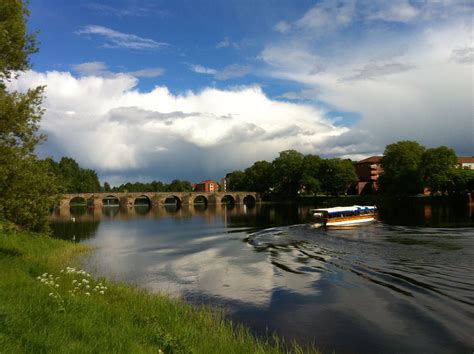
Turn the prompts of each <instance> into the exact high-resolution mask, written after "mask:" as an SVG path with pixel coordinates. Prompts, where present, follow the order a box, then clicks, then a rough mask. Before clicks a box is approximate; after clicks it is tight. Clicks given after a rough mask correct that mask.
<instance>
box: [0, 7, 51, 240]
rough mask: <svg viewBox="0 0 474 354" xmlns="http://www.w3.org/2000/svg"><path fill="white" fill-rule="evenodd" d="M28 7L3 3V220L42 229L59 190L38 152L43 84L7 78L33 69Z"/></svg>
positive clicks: (0, 25)
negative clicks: (10, 86) (20, 85)
mask: <svg viewBox="0 0 474 354" xmlns="http://www.w3.org/2000/svg"><path fill="white" fill-rule="evenodd" d="M28 15H29V13H28V9H27V8H26V6H25V4H24V3H23V2H22V1H19V0H3V1H0V219H6V220H9V221H11V222H14V223H16V224H18V225H20V226H23V227H25V228H29V229H32V230H35V231H44V230H46V229H47V228H48V222H47V217H48V213H49V209H50V207H52V205H53V204H54V202H55V198H54V197H53V196H54V195H55V194H56V193H57V192H58V188H57V186H58V184H57V183H56V179H55V177H54V173H53V172H52V171H50V170H49V169H48V167H47V165H46V164H44V163H42V162H40V161H39V160H38V159H37V158H36V155H35V148H36V146H37V145H38V144H39V143H40V142H42V141H44V139H45V137H44V136H42V135H41V134H39V133H38V124H39V121H40V120H41V117H42V114H43V110H42V108H41V102H42V93H43V88H42V87H37V88H34V89H30V90H28V91H27V92H25V93H20V92H10V91H8V90H7V88H6V86H7V85H6V84H7V82H8V81H9V80H11V79H12V78H14V77H15V75H16V73H17V72H19V71H24V70H26V69H28V68H29V67H30V63H29V61H28V59H29V58H28V57H29V55H30V54H32V53H34V52H36V51H37V47H36V40H35V35H34V34H29V33H27V30H26V19H27V17H28Z"/></svg>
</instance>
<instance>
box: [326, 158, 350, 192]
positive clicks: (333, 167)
mask: <svg viewBox="0 0 474 354" xmlns="http://www.w3.org/2000/svg"><path fill="white" fill-rule="evenodd" d="M320 178H321V184H322V189H323V190H324V191H325V192H327V193H329V194H332V195H339V194H344V193H346V192H347V190H348V189H349V188H350V187H351V186H352V185H353V184H354V183H356V182H357V174H356V171H355V167H354V165H353V164H352V161H351V160H347V159H338V158H335V159H327V160H323V161H322V163H321V169H320Z"/></svg>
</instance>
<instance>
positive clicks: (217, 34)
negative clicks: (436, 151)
mask: <svg viewBox="0 0 474 354" xmlns="http://www.w3.org/2000/svg"><path fill="white" fill-rule="evenodd" d="M29 8H30V11H31V17H30V20H29V28H30V29H31V30H39V35H38V37H39V40H40V42H41V44H40V52H39V53H38V54H36V55H34V56H33V57H32V63H33V68H32V70H31V71H30V72H28V73H25V74H24V75H22V76H21V77H20V78H19V80H18V81H17V82H15V83H13V84H12V85H13V87H14V88H16V89H26V88H27V87H31V86H34V85H39V84H44V85H47V88H46V98H45V101H44V106H45V109H46V112H45V116H44V118H43V121H42V126H41V128H42V130H43V131H44V132H45V133H47V134H48V136H49V140H48V142H46V143H45V144H44V145H43V146H42V147H41V149H40V152H41V154H42V155H44V156H46V155H50V156H53V157H60V156H63V155H68V156H72V157H73V158H75V159H76V160H78V161H79V162H80V163H81V164H82V165H84V166H87V167H90V168H94V169H96V170H97V171H98V172H99V175H100V177H101V179H102V181H104V180H108V181H109V182H111V183H113V184H114V183H115V184H116V183H121V182H123V181H126V180H144V181H145V180H153V179H158V180H163V181H169V180H171V179H173V178H187V179H190V180H192V181H194V182H195V181H198V180H200V179H204V178H215V179H218V178H220V177H221V176H222V175H224V174H225V173H226V172H229V171H232V170H235V169H242V168H245V167H248V166H249V165H250V164H252V163H253V162H254V161H257V160H262V159H266V160H272V159H273V158H274V157H276V156H277V154H278V152H279V151H282V150H285V149H297V150H299V151H301V152H303V153H314V154H319V155H322V156H324V157H333V156H338V157H350V158H352V159H359V158H363V157H366V156H369V155H372V154H380V153H382V152H383V149H384V147H385V145H387V144H389V143H392V142H395V141H399V140H417V141H419V142H420V143H421V144H423V145H425V146H427V147H433V146H439V145H448V146H451V147H453V148H455V149H456V151H457V152H458V154H460V155H472V154H474V147H473V146H474V141H473V136H474V127H473V124H474V123H473V120H474V118H473V106H472V101H473V99H474V94H473V58H474V48H473V34H472V33H473V23H472V21H473V5H472V2H470V1H455V0H444V1H441V0H440V1H436V2H435V1H408V0H397V1H368V0H347V1H303V0H302V1H274V0H272V1H269V0H268V1H267V0H261V1H217V0H216V1H143V0H122V1H113V2H112V1H80V2H75V1H45V0H42V1H32V2H31V4H30V5H29Z"/></svg>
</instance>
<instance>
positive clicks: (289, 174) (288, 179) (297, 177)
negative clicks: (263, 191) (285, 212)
mask: <svg viewBox="0 0 474 354" xmlns="http://www.w3.org/2000/svg"><path fill="white" fill-rule="evenodd" d="M272 165H273V185H274V186H275V191H276V192H277V193H278V194H280V195H284V196H288V197H296V196H297V195H298V192H299V190H300V189H301V177H302V176H303V154H301V153H299V152H298V151H295V150H286V151H282V152H280V155H279V156H278V157H277V158H276V159H275V160H273V162H272Z"/></svg>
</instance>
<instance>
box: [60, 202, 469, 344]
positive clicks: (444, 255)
mask: <svg viewBox="0 0 474 354" xmlns="http://www.w3.org/2000/svg"><path fill="white" fill-rule="evenodd" d="M312 207H313V206H297V205H291V204H285V205H259V204H257V205H253V206H244V205H239V204H236V205H225V204H224V205H212V204H209V205H205V206H204V205H194V206H185V205H181V206H179V205H166V206H164V207H161V208H147V209H146V208H144V207H143V208H142V206H137V207H135V208H132V209H128V210H122V209H119V208H114V209H111V208H104V209H103V210H95V209H85V211H84V210H82V211H80V212H77V213H76V211H75V210H70V211H69V210H68V211H64V212H63V213H62V214H61V213H60V214H58V215H56V216H54V218H53V227H54V228H55V233H56V234H58V235H59V234H60V235H62V236H64V237H65V238H67V237H69V238H70V236H71V235H72V234H74V235H76V237H78V239H79V240H83V241H84V242H88V243H92V244H94V245H96V246H98V249H97V251H96V252H95V253H93V254H92V255H91V256H90V258H89V259H88V268H89V269H95V270H96V273H97V274H98V275H105V276H108V277H110V278H112V279H117V280H123V281H128V282H131V283H134V284H139V285H140V286H143V287H146V288H148V289H150V290H152V291H162V292H168V293H170V294H171V295H174V296H183V297H185V298H186V299H188V300H190V301H193V302H196V303H202V302H205V303H210V304H213V305H218V306H223V307H225V308H226V309H228V311H229V313H230V314H231V316H232V318H233V319H234V320H235V321H237V322H242V323H245V324H247V325H249V326H251V328H252V329H253V330H254V331H255V332H257V333H265V332H266V331H267V329H269V330H270V331H273V330H275V331H277V332H278V333H279V334H281V335H283V336H285V337H287V338H289V339H296V340H299V341H301V342H303V343H308V342H313V341H314V342H315V343H317V345H318V347H320V348H321V349H323V350H325V351H332V350H335V351H336V352H338V353H339V352H340V353H345V352H387V351H390V350H394V351H397V352H404V353H405V352H430V353H436V352H446V351H448V352H470V350H471V347H472V334H471V329H472V323H473V321H474V296H473V295H472V294H474V263H473V259H474V238H473V234H474V233H473V230H474V229H473V228H472V227H473V226H474V224H473V222H472V210H471V208H470V207H469V206H468V205H465V204H463V205H456V206H446V205H436V204H432V205H429V207H428V206H427V205H425V204H419V205H412V204H403V203H401V204H400V205H398V206H397V209H396V210H392V208H391V207H390V206H380V208H379V209H380V215H379V218H380V220H382V221H381V222H376V223H373V224H370V225H364V226H358V227H353V228H341V229H324V228H314V227H312V226H311V224H310V223H309V221H310V219H309V213H308V211H309V209H310V208H312ZM392 207H393V205H392ZM140 208H141V209H140ZM402 211H403V212H402ZM403 216H404V217H403ZM71 218H75V222H72V219H71ZM426 225H428V226H429V227H426ZM445 225H450V226H461V227H458V228H447V227H446V226H445ZM77 235H81V236H77ZM82 235H84V236H82ZM414 333H416V336H415V335H413V334H414Z"/></svg>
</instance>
